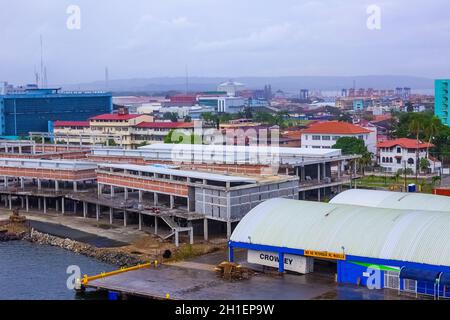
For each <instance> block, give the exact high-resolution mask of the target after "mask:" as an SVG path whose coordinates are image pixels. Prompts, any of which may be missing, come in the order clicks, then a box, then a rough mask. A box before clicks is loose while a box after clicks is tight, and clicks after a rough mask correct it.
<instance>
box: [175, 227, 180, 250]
mask: <svg viewBox="0 0 450 320" xmlns="http://www.w3.org/2000/svg"><path fill="white" fill-rule="evenodd" d="M175 246H176V247H179V246H180V235H179V234H178V231H177V230H175Z"/></svg>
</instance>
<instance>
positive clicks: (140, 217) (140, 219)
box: [139, 213, 142, 231]
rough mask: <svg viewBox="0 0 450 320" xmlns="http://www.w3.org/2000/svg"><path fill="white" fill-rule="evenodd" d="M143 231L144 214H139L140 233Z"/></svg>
mask: <svg viewBox="0 0 450 320" xmlns="http://www.w3.org/2000/svg"><path fill="white" fill-rule="evenodd" d="M141 230H142V213H139V231H141Z"/></svg>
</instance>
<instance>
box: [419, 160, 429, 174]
mask: <svg viewBox="0 0 450 320" xmlns="http://www.w3.org/2000/svg"><path fill="white" fill-rule="evenodd" d="M419 167H420V170H421V171H422V172H424V173H425V172H426V171H427V170H428V168H429V167H430V161H429V160H428V159H427V158H422V159H420V161H419Z"/></svg>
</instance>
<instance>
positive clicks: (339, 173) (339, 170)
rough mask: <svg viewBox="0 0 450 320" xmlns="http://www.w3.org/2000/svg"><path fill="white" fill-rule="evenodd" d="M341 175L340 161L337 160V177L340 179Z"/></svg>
mask: <svg viewBox="0 0 450 320" xmlns="http://www.w3.org/2000/svg"><path fill="white" fill-rule="evenodd" d="M341 175H342V162H341V161H339V162H338V179H341Z"/></svg>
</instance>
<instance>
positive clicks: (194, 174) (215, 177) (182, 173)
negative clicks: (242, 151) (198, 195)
mask: <svg viewBox="0 0 450 320" xmlns="http://www.w3.org/2000/svg"><path fill="white" fill-rule="evenodd" d="M98 167H99V168H115V169H122V170H131V171H140V172H148V173H157V174H165V175H173V176H178V177H186V178H194V179H202V180H203V179H206V180H212V181H220V182H245V183H256V180H255V179H250V178H245V177H238V176H230V175H224V174H214V173H208V172H198V171H186V170H176V169H170V168H164V167H159V166H155V165H148V166H140V165H132V164H111V163H99V164H98Z"/></svg>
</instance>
